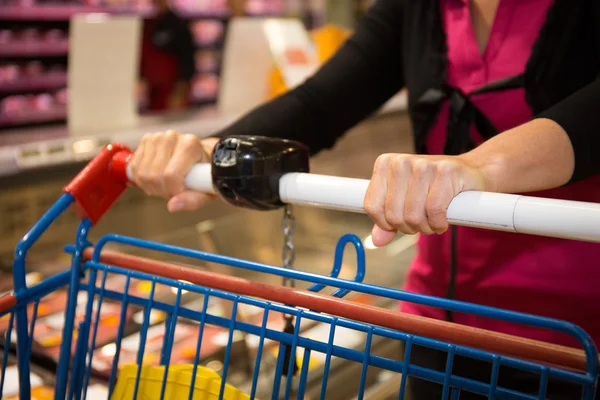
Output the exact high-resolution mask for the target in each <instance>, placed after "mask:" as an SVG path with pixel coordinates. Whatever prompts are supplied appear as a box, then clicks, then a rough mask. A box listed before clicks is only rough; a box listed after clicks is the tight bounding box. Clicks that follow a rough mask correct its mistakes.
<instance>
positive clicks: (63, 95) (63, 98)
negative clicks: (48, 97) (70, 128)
mask: <svg viewBox="0 0 600 400" xmlns="http://www.w3.org/2000/svg"><path fill="white" fill-rule="evenodd" d="M54 96H55V98H56V102H57V103H58V104H59V105H61V106H66V105H67V101H68V99H69V90H68V89H66V88H65V89H60V90H58V91H57V92H56V94H55V95H54Z"/></svg>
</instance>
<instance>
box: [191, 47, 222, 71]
mask: <svg viewBox="0 0 600 400" xmlns="http://www.w3.org/2000/svg"><path fill="white" fill-rule="evenodd" d="M218 67H219V53H218V52H217V51H215V50H208V49H201V50H198V51H197V52H196V71H198V72H214V71H216V70H217V69H218Z"/></svg>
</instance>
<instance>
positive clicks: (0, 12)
mask: <svg viewBox="0 0 600 400" xmlns="http://www.w3.org/2000/svg"><path fill="white" fill-rule="evenodd" d="M89 13H110V14H139V15H150V14H151V13H152V10H149V9H145V10H144V9H132V8H117V7H92V6H62V5H55V6H34V7H23V6H2V7H0V19H2V20H37V21H66V20H69V19H70V18H71V17H72V16H73V15H76V14H89Z"/></svg>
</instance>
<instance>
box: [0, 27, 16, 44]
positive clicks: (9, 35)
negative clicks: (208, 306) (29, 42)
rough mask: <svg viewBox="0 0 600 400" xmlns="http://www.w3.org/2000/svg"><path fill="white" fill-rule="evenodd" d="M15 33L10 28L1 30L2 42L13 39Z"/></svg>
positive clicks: (0, 39) (0, 40)
mask: <svg viewBox="0 0 600 400" xmlns="http://www.w3.org/2000/svg"><path fill="white" fill-rule="evenodd" d="M13 37H14V35H13V33H12V31H10V30H8V29H2V30H0V43H2V44H5V43H8V42H10V41H11V40H13Z"/></svg>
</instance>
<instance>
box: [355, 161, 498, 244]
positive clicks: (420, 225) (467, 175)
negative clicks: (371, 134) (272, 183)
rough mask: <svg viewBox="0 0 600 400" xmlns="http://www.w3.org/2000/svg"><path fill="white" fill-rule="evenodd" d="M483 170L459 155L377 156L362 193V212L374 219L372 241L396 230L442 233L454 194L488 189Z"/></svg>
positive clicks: (385, 239) (389, 238) (387, 237)
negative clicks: (363, 200)
mask: <svg viewBox="0 0 600 400" xmlns="http://www.w3.org/2000/svg"><path fill="white" fill-rule="evenodd" d="M482 171H483V170H482V169H480V168H476V167H474V166H473V164H472V163H470V162H469V161H468V159H467V158H466V157H464V158H463V157H461V156H458V157H448V156H417V155H409V154H384V155H382V156H380V157H379V158H378V159H377V161H376V162H375V167H374V168H373V176H372V178H371V183H370V184H369V187H368V189H367V194H366V196H365V210H366V211H367V214H369V216H370V217H371V219H372V220H373V222H374V223H375V227H374V228H373V233H372V239H373V244H375V245H376V246H384V245H386V244H388V243H390V242H391V241H392V240H393V239H394V237H395V236H396V233H397V232H403V233H407V234H414V233H417V232H420V233H424V234H432V233H443V232H445V231H446V230H447V229H448V221H447V220H446V209H447V208H448V205H449V204H450V202H451V201H452V199H453V198H454V196H456V195H457V194H459V193H460V192H462V191H466V190H488V191H491V190H493V188H492V187H490V184H489V183H488V179H487V178H486V176H485V173H484V172H482Z"/></svg>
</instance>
